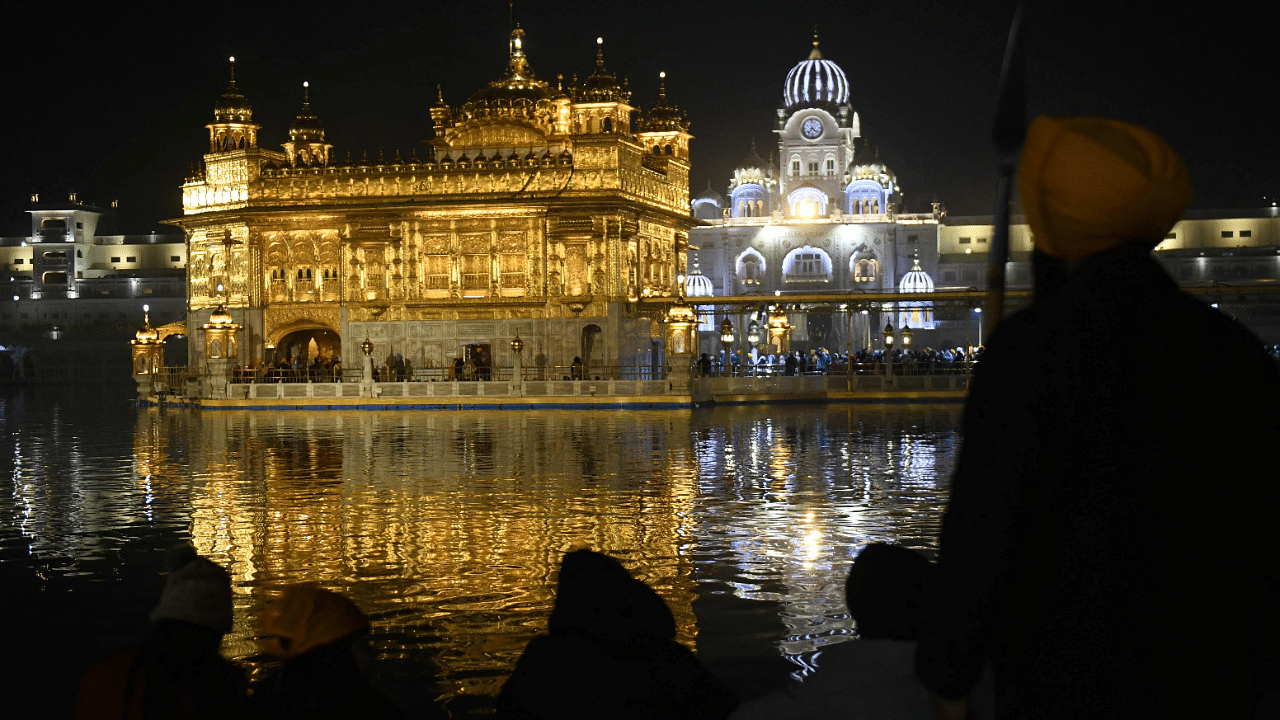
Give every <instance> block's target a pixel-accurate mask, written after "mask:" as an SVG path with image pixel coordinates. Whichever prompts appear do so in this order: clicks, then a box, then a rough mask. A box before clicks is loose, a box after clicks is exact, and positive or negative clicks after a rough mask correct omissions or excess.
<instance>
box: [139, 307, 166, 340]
mask: <svg viewBox="0 0 1280 720" xmlns="http://www.w3.org/2000/svg"><path fill="white" fill-rule="evenodd" d="M157 342H160V332H159V331H158V330H156V329H155V328H153V327H151V309H150V308H145V309H144V310H143V313H142V327H140V328H138V332H136V333H134V344H135V345H151V344H153V343H157Z"/></svg>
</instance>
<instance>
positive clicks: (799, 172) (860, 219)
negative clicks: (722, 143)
mask: <svg viewBox="0 0 1280 720" xmlns="http://www.w3.org/2000/svg"><path fill="white" fill-rule="evenodd" d="M861 126H862V121H861V118H860V117H859V115H858V113H857V112H855V111H854V109H853V105H852V102H851V96H850V86H849V81H848V79H847V77H846V76H845V73H844V71H843V70H841V69H840V67H839V66H838V65H836V64H835V63H834V62H832V61H831V60H828V59H826V58H824V57H823V55H822V52H821V51H820V50H819V48H818V41H817V39H816V38H815V39H814V41H813V48H812V50H811V51H810V53H809V57H808V58H806V59H805V60H803V61H801V62H800V63H799V64H797V65H796V66H795V67H794V68H792V69H791V71H790V72H789V73H788V74H787V78H786V81H785V83H784V85H783V93H782V104H781V106H780V107H779V108H778V111H777V118H776V120H775V125H774V130H773V131H774V133H775V134H776V135H777V150H776V154H774V153H772V152H771V153H770V155H771V156H772V157H771V159H769V160H765V159H764V158H762V157H761V156H760V155H759V153H758V152H757V150H756V148H755V146H754V144H753V146H752V148H751V151H750V152H749V153H748V154H747V156H746V157H745V158H744V159H743V160H742V161H741V162H739V163H738V166H737V168H736V169H735V170H734V173H733V177H732V179H731V180H730V182H729V186H728V193H727V195H723V196H722V195H720V194H719V193H717V192H716V191H714V190H712V189H711V188H708V189H707V190H706V191H704V192H703V193H702V194H700V195H699V196H698V197H696V198H694V199H693V202H692V203H691V206H690V207H691V209H692V212H693V214H694V216H696V217H698V218H700V219H703V220H706V221H709V222H710V223H711V226H710V227H699V228H694V229H693V230H692V231H690V244H691V245H692V246H693V247H696V248H698V252H699V258H700V260H701V270H702V273H703V274H704V275H705V276H706V277H707V278H709V279H710V280H711V282H712V285H713V286H714V288H715V290H716V293H715V294H716V295H753V294H754V295H761V296H769V297H777V296H785V295H788V294H806V295H812V294H815V293H850V292H859V293H866V292H886V293H887V292H892V291H893V290H894V289H895V288H896V286H897V284H898V283H897V281H898V280H899V279H900V278H901V277H902V276H903V275H904V274H906V273H907V272H910V269H911V268H912V267H913V264H914V262H915V260H914V258H918V259H919V262H920V263H921V266H922V267H921V269H920V270H919V271H918V272H920V273H923V274H925V276H926V277H927V276H928V274H929V273H928V271H927V270H926V269H925V268H933V267H936V263H937V242H936V241H937V237H938V235H937V228H938V223H939V221H940V220H941V219H942V217H943V215H944V213H943V211H942V210H941V207H940V205H938V204H935V205H934V208H933V211H932V212H930V213H925V214H908V213H903V212H900V211H899V208H900V206H901V198H902V189H901V188H900V187H899V185H898V180H897V177H896V176H895V175H894V174H893V172H892V171H891V170H889V168H888V167H886V166H885V165H884V164H883V163H881V162H880V161H879V160H878V159H877V158H876V156H875V155H874V154H871V155H870V157H863V155H864V154H867V151H866V150H865V145H863V144H859V143H858V141H859V140H860V138H861V137H862V127H861ZM830 310H831V308H812V307H811V308H803V309H801V308H790V307H789V308H788V311H787V314H788V315H789V320H790V323H791V326H792V330H791V343H792V348H793V349H800V350H808V349H816V348H818V347H820V346H825V347H828V348H831V349H844V347H845V345H846V341H845V334H846V333H847V332H852V333H853V337H856V338H862V337H864V336H865V335H866V334H867V333H868V331H870V330H871V329H872V328H878V327H881V326H883V325H884V323H885V321H886V319H888V318H889V317H890V315H889V313H885V314H884V316H881V314H880V310H881V308H879V307H876V312H873V313H871V314H869V315H857V316H856V320H855V321H854V322H852V323H846V320H845V318H844V317H843V316H841V317H838V318H837V317H836V316H835V314H834V313H832V312H830ZM730 312H734V313H738V312H741V311H740V309H737V308H735V309H734V310H732V311H730ZM748 312H750V315H749V316H748V315H739V317H738V322H737V323H736V324H737V325H738V326H740V327H746V326H747V324H748V323H749V322H751V321H753V320H754V321H755V322H757V323H758V324H759V325H762V326H763V325H764V324H765V322H766V313H767V310H766V308H765V307H764V306H761V307H759V308H751V309H748ZM892 320H893V322H894V323H896V322H897V315H896V313H894V314H893V315H892ZM704 332H705V331H704ZM704 344H705V343H704ZM711 346H713V347H714V346H715V345H714V343H712V345H711ZM856 347H861V343H859V344H858V345H857V346H856Z"/></svg>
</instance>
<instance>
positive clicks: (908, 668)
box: [731, 543, 934, 720]
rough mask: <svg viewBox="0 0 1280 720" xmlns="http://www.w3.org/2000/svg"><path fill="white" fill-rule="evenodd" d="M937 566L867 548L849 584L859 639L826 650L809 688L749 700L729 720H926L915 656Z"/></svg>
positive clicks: (890, 549) (896, 551) (900, 550)
mask: <svg viewBox="0 0 1280 720" xmlns="http://www.w3.org/2000/svg"><path fill="white" fill-rule="evenodd" d="M933 570H934V567H933V565H932V564H930V563H929V561H928V560H926V559H924V557H923V556H921V555H920V554H919V553H916V552H913V551H911V550H908V549H906V548H904V547H901V546H898V545H885V544H880V543H877V544H873V545H868V546H867V547H866V548H865V549H864V550H863V551H862V552H860V553H858V558H857V559H856V560H854V563H853V568H852V569H851V570H850V571H849V578H848V580H847V581H846V582H845V600H846V601H847V603H848V606H849V614H850V615H851V616H853V619H854V621H855V622H856V623H857V624H858V638H859V639H857V640H854V641H851V642H845V643H840V644H839V645H832V646H829V647H826V648H823V650H822V652H821V653H819V654H818V655H817V656H816V657H815V658H814V662H815V663H816V664H817V666H818V670H817V672H815V673H814V674H813V675H812V676H810V677H807V678H805V680H804V682H802V683H801V682H793V683H792V684H791V685H789V686H787V687H786V688H784V689H782V690H779V691H777V692H774V693H771V694H769V695H765V696H764V697H760V698H756V699H754V700H748V701H747V702H744V703H743V704H742V705H740V706H739V707H738V709H737V710H735V711H734V713H733V715H732V716H731V720H837V719H840V720H844V719H847V718H861V719H863V720H929V718H932V717H933V712H932V708H931V705H930V698H929V691H928V690H927V689H926V688H925V687H924V685H921V684H920V681H919V680H918V679H917V678H916V674H915V668H914V662H913V661H914V658H915V651H916V640H917V638H918V637H919V634H920V631H921V628H922V626H923V622H924V618H925V615H926V612H927V607H928V599H929V591H930V587H931V581H932V579H933Z"/></svg>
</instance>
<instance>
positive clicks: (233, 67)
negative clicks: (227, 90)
mask: <svg viewBox="0 0 1280 720" xmlns="http://www.w3.org/2000/svg"><path fill="white" fill-rule="evenodd" d="M227 59H228V60H230V61H231V84H232V85H235V84H236V56H235V55H232V56H231V57H230V58H227Z"/></svg>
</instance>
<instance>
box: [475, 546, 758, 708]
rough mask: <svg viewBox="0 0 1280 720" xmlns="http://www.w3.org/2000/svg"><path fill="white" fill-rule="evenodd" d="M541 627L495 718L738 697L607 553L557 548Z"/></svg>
mask: <svg viewBox="0 0 1280 720" xmlns="http://www.w3.org/2000/svg"><path fill="white" fill-rule="evenodd" d="M548 630H549V631H550V632H549V634H547V635H541V636H539V637H537V638H534V639H533V641H532V642H530V643H529V645H528V647H526V648H525V651H524V654H523V655H521V656H520V660H519V662H518V663H517V664H516V669H515V672H514V673H512V675H511V677H510V678H509V679H508V680H507V682H506V684H504V685H503V686H502V692H501V693H500V694H499V695H498V717H501V718H637V719H639V718H723V717H725V716H727V715H728V714H729V712H730V711H731V710H733V708H734V706H735V705H736V704H737V701H736V698H734V696H733V692H732V691H731V690H729V689H728V687H726V686H725V685H724V684H723V683H721V682H720V680H719V679H717V678H716V677H715V676H713V675H712V674H711V673H709V672H708V671H707V670H706V668H704V667H703V666H702V663H700V662H698V659H697V658H696V657H694V655H693V653H692V652H690V651H689V650H688V648H686V647H684V646H683V645H681V644H679V643H677V642H676V641H675V639H674V638H675V634H676V627H675V620H674V619H673V618H672V615H671V611H670V610H669V609H668V608H667V606H666V603H664V602H663V601H662V598H661V597H659V596H658V594H657V593H655V592H654V591H653V590H652V589H651V588H649V587H648V586H647V585H645V584H644V583H642V582H640V581H639V580H636V579H634V578H632V577H631V576H630V575H629V574H627V571H626V569H625V568H623V567H622V565H620V564H619V563H618V561H616V560H614V559H613V558H611V557H608V556H606V555H601V554H599V553H595V552H591V551H589V550H578V551H576V552H571V553H569V554H567V555H565V558H564V561H563V562H562V563H561V565H560V580H559V584H558V585H557V589H556V603H555V608H554V609H553V610H552V612H551V620H550V622H549V627H548Z"/></svg>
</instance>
